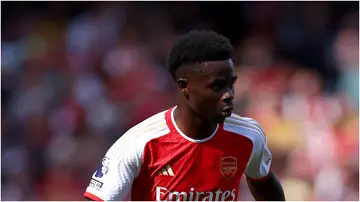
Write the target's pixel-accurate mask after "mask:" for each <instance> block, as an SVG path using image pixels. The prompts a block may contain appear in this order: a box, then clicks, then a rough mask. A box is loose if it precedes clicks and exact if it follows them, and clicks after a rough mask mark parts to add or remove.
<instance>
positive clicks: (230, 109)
mask: <svg viewBox="0 0 360 202" xmlns="http://www.w3.org/2000/svg"><path fill="white" fill-rule="evenodd" d="M233 110H234V107H233V106H226V107H224V108H223V109H222V111H223V112H232V111H233Z"/></svg>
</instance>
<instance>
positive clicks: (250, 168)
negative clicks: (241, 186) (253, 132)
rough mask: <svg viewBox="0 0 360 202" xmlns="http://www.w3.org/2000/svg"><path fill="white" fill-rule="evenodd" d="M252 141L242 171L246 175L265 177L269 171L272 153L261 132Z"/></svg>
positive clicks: (254, 177) (255, 177)
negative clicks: (246, 162)
mask: <svg viewBox="0 0 360 202" xmlns="http://www.w3.org/2000/svg"><path fill="white" fill-rule="evenodd" d="M253 143H254V145H253V151H252V154H251V157H250V159H249V162H248V164H247V166H246V168H245V172H244V173H245V175H246V176H247V177H250V178H252V179H255V180H261V179H263V178H265V177H267V176H268V174H269V172H270V168H271V162H272V155H271V152H270V150H269V148H268V147H267V143H266V137H265V136H264V135H263V134H262V135H258V136H257V138H255V140H254V142H253Z"/></svg>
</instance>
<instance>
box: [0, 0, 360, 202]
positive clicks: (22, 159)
mask: <svg viewBox="0 0 360 202" xmlns="http://www.w3.org/2000/svg"><path fill="white" fill-rule="evenodd" d="M358 8H359V7H358V2H348V3H346V2H306V3H302V2H231V3H230V2H227V3H225V2H222V3H221V2H218V3H215V2H212V3H210V2H208V3H207V2H198V3H196V2H172V3H162V2H157V3H155V2H154V3H150V2H147V3H134V2H132V3H131V2H122V3H121V2H111V3H110V2H108V3H100V2H86V3H85V2H77V3H75V2H37V3H31V2H2V33H1V34H2V39H1V84H2V85H1V96H2V99H1V101H2V103H1V106H2V112H1V113H2V114H1V123H2V124H1V126H2V128H1V129H2V133H1V184H2V186H1V198H2V200H83V197H82V195H83V192H84V190H85V187H86V186H87V185H88V183H89V178H90V176H91V175H92V173H93V172H94V170H95V169H96V167H97V166H98V164H99V163H100V161H101V158H102V157H103V155H104V154H105V152H106V150H107V149H108V148H109V146H110V145H111V144H112V143H113V142H114V141H116V140H117V139H118V138H119V137H120V136H121V135H122V134H123V133H124V132H125V131H126V130H127V129H129V128H130V127H132V126H133V125H135V124H137V123H138V122H140V121H142V120H144V119H145V118H147V117H149V116H151V115H153V114H155V113H157V112H159V111H162V110H165V109H167V108H169V107H171V106H173V105H174V104H175V102H176V94H177V92H176V85H174V83H173V81H172V80H171V77H170V75H169V74H168V73H167V71H166V67H165V59H166V56H167V53H168V51H169V49H170V47H171V45H172V43H173V42H174V40H175V39H176V38H177V37H178V36H179V34H182V33H184V32H186V31H188V30H190V29H192V28H198V29H213V30H215V31H217V32H220V33H221V34H224V35H225V36H227V37H229V38H230V39H231V42H232V43H233V44H234V46H235V47H236V49H235V52H234V61H235V63H236V65H237V71H238V76H239V79H238V82H237V83H236V112H237V113H238V114H240V115H241V116H248V117H251V118H254V119H256V120H257V121H259V123H260V124H261V126H262V127H263V129H264V131H265V133H266V135H267V138H268V145H269V147H270V149H271V151H272V153H273V156H274V160H273V162H274V163H273V171H274V173H275V174H276V175H277V176H278V177H279V179H280V180H281V182H282V184H283V187H284V190H285V193H286V198H287V199H288V200H359V151H358V150H359V136H358V133H359V125H358V124H359V114H358V112H359V105H358V104H359V32H358V29H359V28H358V24H359V19H358V15H359V13H358ZM240 196H241V200H253V199H252V197H251V195H250V192H249V191H248V188H247V187H246V183H245V181H243V182H242V186H241V190H240Z"/></svg>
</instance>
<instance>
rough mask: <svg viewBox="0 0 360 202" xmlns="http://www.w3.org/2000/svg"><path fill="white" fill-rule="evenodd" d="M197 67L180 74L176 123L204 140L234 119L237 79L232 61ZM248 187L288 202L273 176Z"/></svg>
mask: <svg viewBox="0 0 360 202" xmlns="http://www.w3.org/2000/svg"><path fill="white" fill-rule="evenodd" d="M194 65H195V64H194ZM194 65H189V66H184V67H181V68H180V69H179V70H178V71H177V72H176V75H177V84H178V87H179V89H180V94H179V101H178V105H177V108H176V109H175V112H174V119H175V122H176V124H177V125H178V127H179V128H180V130H181V131H182V132H184V133H185V134H186V135H187V136H188V137H190V138H193V139H204V138H206V137H209V136H210V135H211V134H212V133H213V132H214V130H215V128H216V125H217V124H218V123H221V122H224V120H225V118H226V117H228V116H230V115H231V107H232V106H233V99H234V83H235V81H236V79H237V76H236V71H235V67H234V65H233V63H232V61H231V60H225V61H217V62H206V63H202V64H196V65H198V67H199V68H196V67H195V68H194ZM199 65H200V66H199ZM193 69H195V70H198V71H193ZM225 107H227V109H226V108H225ZM247 183H248V186H249V189H250V191H251V193H252V195H253V197H254V198H255V200H257V201H261V200H267V201H285V197H284V192H283V189H282V187H281V185H280V183H279V181H278V180H277V179H276V177H275V176H274V175H273V173H272V172H270V174H269V177H268V178H266V180H263V181H261V182H258V181H255V180H252V179H251V178H248V177H247ZM89 200H91V199H89Z"/></svg>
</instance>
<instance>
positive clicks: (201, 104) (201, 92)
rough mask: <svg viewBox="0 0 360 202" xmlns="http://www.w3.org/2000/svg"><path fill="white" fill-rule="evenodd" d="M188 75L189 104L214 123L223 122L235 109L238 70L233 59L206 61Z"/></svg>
mask: <svg viewBox="0 0 360 202" xmlns="http://www.w3.org/2000/svg"><path fill="white" fill-rule="evenodd" d="M198 68H200V70H199V71H195V72H192V73H191V74H190V75H189V76H188V77H187V91H188V99H187V101H188V106H189V107H190V108H192V109H193V110H194V111H195V112H196V113H197V114H198V115H199V116H201V117H202V118H205V119H207V120H208V121H210V122H213V123H219V122H223V121H224V120H225V118H226V117H229V116H230V115H231V112H232V110H233V99H234V85H233V84H234V83H235V81H236V78H237V76H236V71H235V67H234V64H233V63H232V60H231V59H229V60H224V61H213V62H205V63H202V64H200V67H198Z"/></svg>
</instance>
